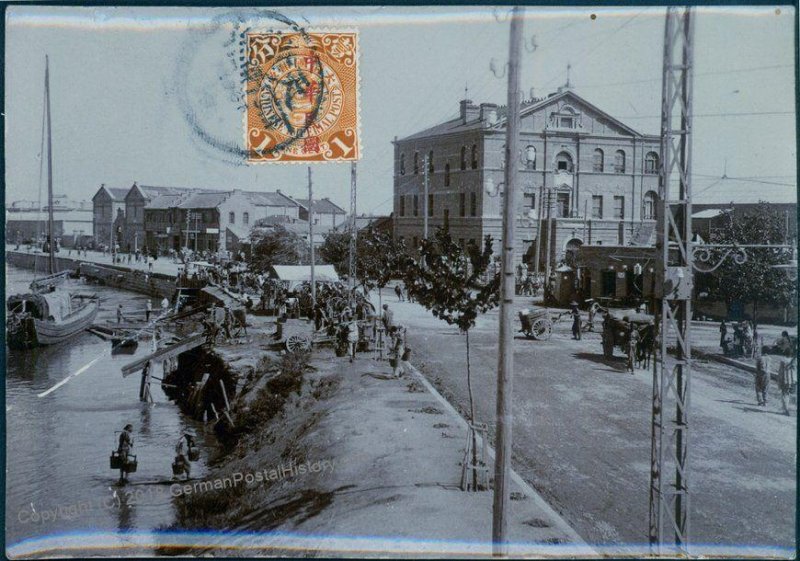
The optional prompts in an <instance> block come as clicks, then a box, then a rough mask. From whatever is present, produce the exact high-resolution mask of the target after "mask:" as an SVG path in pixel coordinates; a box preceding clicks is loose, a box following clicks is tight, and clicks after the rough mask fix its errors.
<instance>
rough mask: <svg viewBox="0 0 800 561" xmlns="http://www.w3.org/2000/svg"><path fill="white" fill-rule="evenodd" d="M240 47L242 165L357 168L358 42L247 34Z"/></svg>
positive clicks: (325, 35)
mask: <svg viewBox="0 0 800 561" xmlns="http://www.w3.org/2000/svg"><path fill="white" fill-rule="evenodd" d="M246 41H247V44H246V53H247V61H246V64H247V79H246V86H245V87H246V91H245V99H246V107H247V114H246V117H245V127H246V128H245V147H246V151H247V160H248V161H249V162H251V163H266V162H285V163H291V162H343V161H351V160H358V159H359V157H360V156H361V148H360V139H359V123H358V113H359V112H358V109H359V108H358V35H357V34H356V33H355V32H320V33H316V32H304V31H300V32H287V33H280V32H275V33H257V32H250V33H247V34H246Z"/></svg>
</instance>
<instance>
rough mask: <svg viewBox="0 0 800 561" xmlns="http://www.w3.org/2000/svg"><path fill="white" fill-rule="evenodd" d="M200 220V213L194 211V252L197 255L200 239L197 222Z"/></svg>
mask: <svg viewBox="0 0 800 561" xmlns="http://www.w3.org/2000/svg"><path fill="white" fill-rule="evenodd" d="M199 219H200V213H199V212H197V211H194V252H195V254H197V238H199V237H200V226H199V225H198V224H197V221H198V220H199Z"/></svg>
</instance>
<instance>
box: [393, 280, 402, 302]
mask: <svg viewBox="0 0 800 561" xmlns="http://www.w3.org/2000/svg"><path fill="white" fill-rule="evenodd" d="M394 293H395V295H396V296H397V301H398V302H402V301H403V289H402V288H401V287H400V283H397V284H396V285H394Z"/></svg>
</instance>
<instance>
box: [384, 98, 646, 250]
mask: <svg viewBox="0 0 800 561" xmlns="http://www.w3.org/2000/svg"><path fill="white" fill-rule="evenodd" d="M505 126H506V110H505V108H504V107H498V106H497V105H494V104H490V103H482V104H480V105H479V106H476V105H473V104H472V102H471V101H469V100H463V101H461V102H460V114H459V116H458V117H457V118H455V119H452V120H449V121H446V122H444V123H441V124H438V125H436V126H433V127H431V128H428V129H426V130H423V131H421V132H418V133H416V134H413V135H411V136H408V137H406V138H403V139H395V141H394V150H395V153H394V160H395V163H394V218H395V220H394V224H395V227H394V233H395V236H397V237H401V238H404V239H405V240H406V242H408V243H411V244H412V245H414V246H416V243H417V242H418V240H419V239H421V238H422V235H423V213H424V212H426V210H427V213H428V224H429V234H431V233H432V232H433V231H434V230H435V229H436V228H437V227H441V226H445V227H447V228H448V229H449V231H450V234H451V236H452V237H453V238H454V239H455V240H457V241H458V242H460V243H462V244H465V243H467V242H469V241H470V240H473V241H475V242H479V241H480V239H482V238H483V237H484V236H485V235H487V234H488V235H491V236H492V237H493V238H494V240H495V253H496V254H499V251H498V250H499V245H498V244H499V240H500V237H501V232H502V216H501V214H502V182H503V180H504V165H505V162H504V145H505ZM658 151H659V137H658V136H653V135H645V134H642V133H640V132H638V131H636V130H634V129H632V128H631V127H629V126H628V125H626V124H624V123H622V122H620V121H619V120H618V119H616V118H614V117H613V116H611V115H609V114H607V113H605V112H604V111H602V110H601V109H599V108H597V107H595V106H594V105H592V104H591V103H589V102H588V101H586V100H585V99H583V98H581V97H580V96H578V95H577V94H576V93H575V92H574V91H572V90H571V89H570V88H568V87H563V88H559V91H558V92H557V93H555V94H551V95H550V96H548V97H546V98H540V99H533V100H530V101H527V102H523V104H522V107H521V123H520V154H519V160H518V165H519V169H520V175H519V178H520V190H519V191H520V195H519V201H518V206H517V208H518V214H517V225H518V230H517V247H516V255H517V259H522V260H524V261H525V262H527V263H529V264H533V262H534V260H535V255H536V246H537V242H538V244H539V245H540V247H539V253H540V263H542V264H544V262H545V259H546V256H547V255H549V261H550V263H551V264H553V265H554V264H557V263H558V262H559V261H561V260H562V259H564V257H565V254H566V252H567V251H568V250H571V249H577V247H580V246H582V245H585V244H586V245H609V244H612V245H629V244H633V245H652V243H653V242H654V225H655V220H654V219H655V208H656V198H657V191H658ZM426 156H427V158H428V160H427V161H428V164H427V172H428V174H427V175H428V182H429V188H428V197H427V199H426V200H423V199H424V196H423V181H424V177H425V171H426V170H425V169H424V166H425V161H426V160H425V158H426ZM539 231H541V233H542V234H541V236H539ZM548 232H550V235H548ZM548 246H549V247H548Z"/></svg>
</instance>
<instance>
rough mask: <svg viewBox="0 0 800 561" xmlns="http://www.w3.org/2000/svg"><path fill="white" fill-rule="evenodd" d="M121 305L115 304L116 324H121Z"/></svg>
mask: <svg viewBox="0 0 800 561" xmlns="http://www.w3.org/2000/svg"><path fill="white" fill-rule="evenodd" d="M122 320H123V316H122V304H117V323H122Z"/></svg>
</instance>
